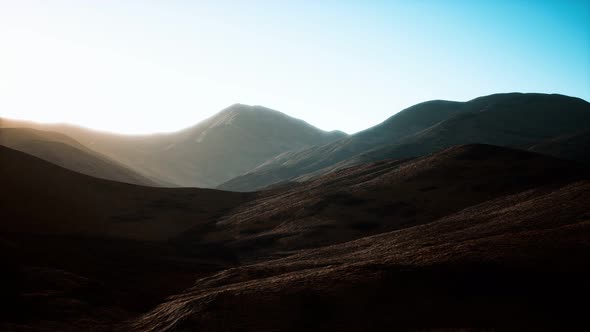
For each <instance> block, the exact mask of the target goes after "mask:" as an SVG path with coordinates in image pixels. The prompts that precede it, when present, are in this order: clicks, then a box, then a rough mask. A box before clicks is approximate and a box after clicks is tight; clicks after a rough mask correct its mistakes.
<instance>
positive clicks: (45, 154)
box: [0, 128, 158, 186]
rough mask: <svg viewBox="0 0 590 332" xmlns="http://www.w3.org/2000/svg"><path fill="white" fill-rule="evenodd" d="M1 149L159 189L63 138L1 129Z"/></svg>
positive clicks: (45, 133) (35, 132)
mask: <svg viewBox="0 0 590 332" xmlns="http://www.w3.org/2000/svg"><path fill="white" fill-rule="evenodd" d="M0 145H3V146H6V147H9V148H12V149H16V150H19V151H22V152H26V153H28V154H30V155H33V156H36V157H39V158H41V159H44V160H47V161H49V162H51V163H53V164H56V165H59V166H62V167H64V168H67V169H70V170H73V171H76V172H79V173H82V174H86V175H90V176H94V177H97V178H102V179H109V180H114V181H119V182H126V183H133V184H140V185H148V186H156V185H158V184H157V183H156V182H154V181H152V180H150V179H148V178H146V177H144V176H142V175H140V174H138V173H136V172H134V171H132V170H130V169H129V168H127V167H125V166H124V165H121V164H120V163H118V162H116V161H113V160H111V159H109V158H108V157H106V156H104V155H101V154H99V153H97V152H94V151H92V150H90V149H88V148H87V147H85V146H83V145H82V144H80V143H78V142H77V141H75V140H74V139H72V138H70V137H68V136H66V135H64V134H60V133H56V132H49V131H42V130H36V129H30V128H0Z"/></svg>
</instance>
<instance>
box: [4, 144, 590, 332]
mask: <svg viewBox="0 0 590 332" xmlns="http://www.w3.org/2000/svg"><path fill="white" fill-rule="evenodd" d="M0 160H2V163H0V182H1V183H2V185H3V190H2V191H0V210H1V211H2V213H3V214H2V217H3V218H2V221H1V222H0V248H2V249H3V250H1V251H0V258H2V260H3V262H4V263H3V264H4V265H3V267H4V274H3V280H4V282H3V283H2V284H0V291H1V292H2V294H3V297H2V299H1V301H0V302H1V304H3V305H4V307H7V308H9V309H8V310H7V311H3V312H1V313H0V329H2V330H8V331H19V330H23V331H27V330H29V331H37V330H38V331H51V330H60V331H80V330H84V331H113V330H117V329H119V330H121V331H128V330H130V329H137V330H141V331H146V330H147V331H150V330H153V331H166V330H170V331H173V330H193V329H203V330H235V329H245V330H269V329H280V330H309V329H312V330H313V329H324V330H325V329H328V330H330V329H336V328H340V329H342V330H347V329H348V330H362V329H363V326H365V325H362V324H373V325H370V326H369V327H371V326H374V327H375V328H381V327H384V328H386V329H388V330H391V329H392V328H393V327H396V328H399V327H400V326H404V324H412V325H416V323H417V322H418V323H422V324H425V325H428V326H430V324H432V325H435V326H441V325H445V326H449V325H450V326H458V325H460V326H467V325H475V326H486V325H497V324H506V323H512V324H513V323H515V322H516V323H519V322H526V323H528V324H530V323H531V322H536V321H537V322H546V321H547V320H548V319H550V318H551V317H554V318H555V319H562V318H563V317H566V316H567V315H568V314H569V312H568V310H571V309H572V306H570V305H569V303H571V301H572V298H573V295H572V294H579V296H582V297H585V293H584V292H582V291H583V290H584V289H587V288H584V287H585V286H584V285H585V284H584V283H583V282H584V281H585V280H588V278H587V270H585V267H586V266H587V265H585V264H586V263H585V262H587V259H588V257H587V253H588V252H589V251H588V250H587V249H589V248H588V245H587V244H588V242H587V238H588V234H587V233H588V232H587V230H586V228H585V223H587V222H585V220H587V219H588V217H590V216H589V215H588V213H587V212H588V211H587V206H588V203H589V202H588V197H590V196H588V190H589V189H588V188H589V184H588V171H587V169H586V168H584V167H583V166H580V165H578V164H576V163H572V162H568V161H562V160H557V159H554V158H550V157H545V156H542V155H538V154H534V153H530V152H524V151H519V150H512V149H506V148H500V147H493V146H487V145H468V146H459V147H454V148H450V149H448V150H445V151H443V152H439V153H436V154H433V155H430V156H426V157H422V158H417V159H412V160H405V161H391V160H390V161H384V162H377V163H370V164H365V165H360V166H355V167H351V168H346V169H343V170H339V171H336V172H332V173H330V174H327V175H323V176H320V177H317V178H315V179H313V180H312V181H309V182H306V183H301V184H288V185H284V186H282V187H277V188H275V189H272V190H268V191H263V192H259V193H232V192H222V191H217V190H210V189H190V188H150V187H142V186H136V185H131V184H124V183H119V182H113V181H108V180H102V179H96V178H92V177H89V176H85V175H82V174H79V173H76V172H72V171H69V170H67V169H64V168H61V167H59V166H56V165H53V164H50V163H47V162H45V161H43V160H41V159H39V158H36V157H33V156H30V155H27V154H24V153H22V152H19V151H15V150H12V149H9V148H6V147H0ZM273 257H274V258H277V257H283V258H282V259H279V260H276V259H273ZM555 271H558V272H555ZM553 272H555V273H553ZM578 276H579V277H578ZM195 280H198V281H197V283H196V284H195V283H194V281H195ZM531 280H532V282H531ZM559 285H566V286H567V287H566V288H563V287H561V288H560V286H559ZM576 287H577V288H576ZM183 290H184V291H183ZM581 290H582V291H581ZM171 294H180V295H179V296H176V297H173V298H170V299H168V300H165V298H166V297H167V296H169V295H171ZM279 299H280V300H279ZM278 301H280V303H279V302H278ZM158 304H160V305H158ZM556 304H557V305H556ZM254 308H255V309H254ZM574 309H575V307H574ZM148 310H151V311H150V312H149V313H147V314H146V313H145V312H146V311H148ZM392 312H393V313H392ZM548 312H551V315H549V314H548ZM395 313H399V315H396V314H395ZM574 314H575V315H577V314H578V313H576V312H574ZM133 317H136V319H134V320H132V326H128V325H127V323H126V322H127V321H129V320H130V319H131V318H133ZM466 317H467V318H469V319H468V320H466ZM579 317H583V316H582V315H581V314H580V315H579ZM367 322H369V323H367ZM496 323H497V324H496ZM529 326H530V325H529ZM365 329H366V326H365Z"/></svg>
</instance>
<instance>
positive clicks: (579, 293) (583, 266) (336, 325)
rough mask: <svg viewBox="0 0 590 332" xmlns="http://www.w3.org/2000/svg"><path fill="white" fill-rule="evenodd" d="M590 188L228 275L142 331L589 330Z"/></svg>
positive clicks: (147, 318)
mask: <svg viewBox="0 0 590 332" xmlns="http://www.w3.org/2000/svg"><path fill="white" fill-rule="evenodd" d="M589 205H590V182H588V181H587V180H585V181H581V182H577V183H572V184H568V185H564V186H559V187H557V188H556V187H552V188H537V189H532V190H529V191H525V192H522V193H519V194H515V195H508V196H505V197H501V198H497V199H495V200H491V201H488V202H486V203H483V204H480V205H476V206H473V207H470V208H467V209H464V210H462V211H458V212H456V213H453V214H450V215H449V216H446V217H443V218H441V219H439V220H437V221H435V222H431V223H428V224H425V225H422V226H415V227H409V228H405V229H402V230H398V231H394V232H389V233H385V234H381V235H376V236H370V237H366V238H362V239H359V240H356V241H351V242H346V243H343V244H340V245H335V246H329V247H324V248H319V249H310V250H305V251H302V252H299V253H296V254H294V255H291V256H289V257H287V258H283V259H279V260H274V261H267V262H261V263H258V264H254V265H249V266H244V267H240V268H235V269H230V270H226V271H223V272H220V273H217V274H214V275H212V276H209V277H206V278H202V279H200V280H197V282H196V283H195V285H194V286H193V287H192V288H190V289H188V290H186V291H185V292H183V293H181V294H179V295H177V296H174V297H171V298H170V299H169V300H168V301H167V302H165V303H163V304H161V305H159V306H158V307H156V308H155V309H154V310H152V311H151V312H149V313H147V314H145V315H143V316H141V317H139V318H137V319H136V320H135V321H134V322H133V324H132V327H134V328H135V329H136V330H137V331H184V330H187V331H188V330H192V329H203V330H215V331H231V330H235V329H246V330H251V331H261V330H280V331H299V330H309V329H312V330H339V331H358V330H383V331H387V330H395V329H405V328H407V327H411V328H410V329H411V330H414V329H418V330H419V329H420V328H425V329H428V328H433V327H440V326H446V327H448V326H477V327H491V326H510V327H512V328H514V327H517V326H518V327H520V328H521V329H531V327H532V326H538V327H539V328H542V329H545V328H547V327H548V326H555V327H560V326H563V325H567V324H572V325H576V324H582V325H587V322H585V321H584V320H583V317H584V315H583V312H584V307H583V306H581V305H580V303H583V302H584V300H585V299H586V298H587V297H588V295H590V284H589V283H588V276H589V273H590V267H589V266H588V260H589V259H590V254H589V253H590V245H589V242H588V238H589V236H590V215H589V214H588V206H589Z"/></svg>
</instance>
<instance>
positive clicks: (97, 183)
mask: <svg viewBox="0 0 590 332" xmlns="http://www.w3.org/2000/svg"><path fill="white" fill-rule="evenodd" d="M0 160H1V161H2V162H1V163H0V182H2V190H1V191H0V210H2V213H3V222H2V223H0V232H4V233H38V234H76V235H87V236H113V237H119V238H130V239H138V240H139V239H143V240H165V239H167V238H169V237H171V236H173V235H175V234H178V233H180V232H182V231H183V230H185V229H187V228H189V227H191V226H194V225H195V224H197V223H199V222H204V221H206V220H208V219H210V218H214V217H218V216H219V215H220V214H223V213H224V212H226V211H227V210H228V209H231V208H232V207H235V206H236V205H238V204H239V203H241V202H242V201H243V200H245V199H248V197H249V196H248V195H241V194H236V193H229V192H222V191H218V190H207V189H189V188H186V189H178V188H152V187H142V186H136V185H132V184H126V183H120V182H114V181H108V180H103V179H97V178H93V177H90V176H86V175H83V174H80V173H76V172H73V171H70V170H67V169H65V168H62V167H59V166H57V165H53V164H50V163H48V162H46V161H44V160H42V159H39V158H36V157H33V156H31V155H28V154H25V153H22V152H19V151H16V150H12V149H9V148H6V147H4V146H0Z"/></svg>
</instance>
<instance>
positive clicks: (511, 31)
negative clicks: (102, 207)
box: [0, 0, 590, 134]
mask: <svg viewBox="0 0 590 332" xmlns="http://www.w3.org/2000/svg"><path fill="white" fill-rule="evenodd" d="M512 91H520V92H543V93H560V94H565V95H570V96H575V97H580V98H583V99H585V100H590V1H543V0H537V1H518V0H513V1H505V0H496V1H485V0H481V1H461V0H447V1H443V0H433V1H426V0H415V1H369V0H364V1H363V0H359V1H347V0H340V1H331V0H321V1H318V0H314V1H305V0H297V1H288V0H282V1H257V0H248V1H237V0H236V1H224V0H214V1H213V0H212V1H180V0H166V1H163V0H162V1H150V0H142V1H139V0H138V1H134V0H116V1H110V0H101V1H98V0H94V1H90V0H86V1H84V0H77V1H73V0H70V1H65V0H51V1H48V0H44V1H30V0H13V1H10V0H0V116H3V117H8V118H16V119H25V120H33V121H38V122H66V123H71V124H77V125H82V126H85V127H90V128H94V129H99V130H106V131H111V132H119V133H129V134H139V133H152V132H169V131H175V130H179V129H182V128H185V127H188V126H190V125H192V124H195V123H197V122H199V121H201V120H203V119H205V118H207V117H209V116H212V115H213V114H215V113H216V112H218V111H220V110H221V109H223V108H225V107H227V106H229V105H232V104H234V103H243V104H250V105H263V106H266V107H269V108H272V109H276V110H279V111H281V112H284V113H286V114H289V115H291V116H294V117H297V118H301V119H304V120H305V121H307V122H309V123H311V124H312V125H315V126H317V127H319V128H321V129H324V130H334V129H339V130H343V131H345V132H348V133H354V132H357V131H360V130H363V129H365V128H368V127H370V126H373V125H376V124H378V123H379V122H381V121H383V120H385V119H386V118H388V117H390V116H391V115H393V114H394V113H396V112H398V111H400V110H402V109H404V108H406V107H409V106H411V105H413V104H416V103H419V102H422V101H426V100H432V99H446V100H459V101H466V100H469V99H472V98H475V97H478V96H481V95H487V94H492V93H498V92H512Z"/></svg>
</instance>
